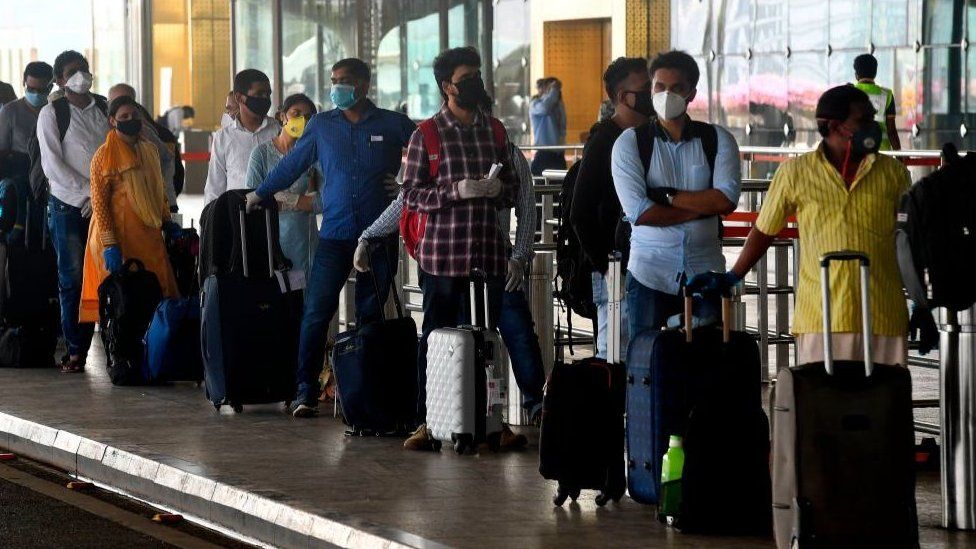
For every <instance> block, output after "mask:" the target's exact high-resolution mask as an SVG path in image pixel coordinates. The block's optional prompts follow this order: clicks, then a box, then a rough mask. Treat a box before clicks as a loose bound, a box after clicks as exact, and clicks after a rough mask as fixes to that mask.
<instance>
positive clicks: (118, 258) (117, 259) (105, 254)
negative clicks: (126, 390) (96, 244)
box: [102, 246, 122, 273]
mask: <svg viewBox="0 0 976 549" xmlns="http://www.w3.org/2000/svg"><path fill="white" fill-rule="evenodd" d="M102 258H103V259H104V260H105V268H106V269H107V270H108V272H110V273H114V272H118V271H120V270H121V269H122V250H120V249H119V247H118V246H109V247H108V248H105V250H104V251H102Z"/></svg>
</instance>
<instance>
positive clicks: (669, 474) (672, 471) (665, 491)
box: [657, 435, 685, 524]
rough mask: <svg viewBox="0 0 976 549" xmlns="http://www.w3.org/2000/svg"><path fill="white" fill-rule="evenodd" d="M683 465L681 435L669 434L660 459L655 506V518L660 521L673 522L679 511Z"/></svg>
mask: <svg viewBox="0 0 976 549" xmlns="http://www.w3.org/2000/svg"><path fill="white" fill-rule="evenodd" d="M684 467H685V451H684V449H683V448H682V447H681V437H679V436H677V435H671V440H670V441H669V442H668V451H667V453H666V454H664V459H662V460H661V499H660V501H659V502H658V507H657V518H658V520H659V521H661V522H667V523H668V524H674V521H675V520H677V518H678V514H679V513H680V512H681V470H682V469H684Z"/></svg>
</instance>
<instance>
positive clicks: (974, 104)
mask: <svg viewBox="0 0 976 549" xmlns="http://www.w3.org/2000/svg"><path fill="white" fill-rule="evenodd" d="M963 86H964V87H965V90H966V91H965V93H966V112H968V113H970V114H974V113H976V47H973V46H970V47H969V51H968V52H967V53H966V73H965V76H964V78H963ZM972 131H973V134H976V128H973V129H972Z"/></svg>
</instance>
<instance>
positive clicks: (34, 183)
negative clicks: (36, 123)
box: [27, 94, 108, 204]
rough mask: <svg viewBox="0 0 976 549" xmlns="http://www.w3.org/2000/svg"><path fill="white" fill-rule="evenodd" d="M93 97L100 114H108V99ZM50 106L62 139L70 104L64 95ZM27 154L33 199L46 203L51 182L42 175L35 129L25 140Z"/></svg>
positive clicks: (39, 148)
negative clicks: (27, 139)
mask: <svg viewBox="0 0 976 549" xmlns="http://www.w3.org/2000/svg"><path fill="white" fill-rule="evenodd" d="M92 97H94V98H95V106H96V107H98V110H100V111H102V114H104V115H105V116H108V101H107V100H106V99H105V98H104V97H102V96H101V95H97V94H92ZM51 108H53V109H54V118H55V120H57V122H58V136H59V137H60V139H61V141H64V136H65V134H66V133H68V126H69V125H71V105H70V104H69V103H68V99H67V98H66V97H64V96H62V97H59V98H57V99H55V100H54V101H51ZM27 155H28V156H29V157H30V189H31V195H33V197H34V201H35V202H37V203H39V204H47V197H48V195H49V194H50V193H51V184H50V183H49V182H48V180H47V176H46V175H44V168H43V167H42V166H41V145H40V142H38V140H37V129H36V128H35V129H34V131H33V132H31V137H30V141H28V142H27Z"/></svg>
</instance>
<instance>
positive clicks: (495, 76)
mask: <svg viewBox="0 0 976 549" xmlns="http://www.w3.org/2000/svg"><path fill="white" fill-rule="evenodd" d="M233 1H234V6H233V8H234V70H235V71H238V70H241V69H244V68H258V69H261V70H262V71H264V72H266V73H267V74H268V76H269V77H270V78H271V80H272V82H275V73H276V71H280V73H281V74H280V89H277V86H276V90H275V92H276V95H275V98H276V99H279V98H283V97H286V96H287V95H290V94H292V93H305V94H306V95H308V96H310V97H311V98H312V99H313V100H315V101H316V103H318V104H319V106H320V107H321V108H324V109H329V108H332V105H331V103H330V101H329V86H330V82H329V72H330V68H331V67H332V64H333V63H335V62H336V61H338V60H339V59H342V58H344V57H359V58H361V59H363V60H365V61H367V62H368V63H370V65H371V67H372V68H373V89H372V93H371V97H372V99H373V100H374V101H375V102H376V103H377V104H378V105H379V106H381V107H384V108H388V109H398V110H402V111H405V112H406V113H407V114H408V115H410V117H411V118H414V119H417V120H419V119H423V118H427V117H429V116H431V115H433V114H434V113H435V112H437V109H439V108H440V105H441V96H440V92H439V91H438V88H437V85H436V83H435V82H434V77H433V69H432V64H433V61H434V58H435V57H436V56H437V54H438V53H439V52H440V51H441V50H443V49H445V48H447V47H457V46H463V45H469V46H474V47H476V48H478V49H479V51H481V54H482V58H483V62H484V65H485V66H484V67H483V69H482V72H483V74H484V77H485V82H486V84H487V86H488V87H489V90H494V95H495V99H496V107H495V108H496V114H497V115H498V116H499V117H500V118H502V119H503V120H504V121H505V122H506V125H507V126H508V127H509V131H510V135H511V137H512V139H513V140H514V141H520V140H522V139H524V136H525V135H526V133H527V130H528V128H527V126H526V121H527V111H526V109H527V106H526V98H527V97H528V95H529V93H530V92H529V86H528V77H529V73H528V58H529V55H528V49H529V41H530V36H529V2H528V0H278V1H270V0H233ZM278 21H280V23H277V22H278ZM496 22H497V24H496ZM276 25H280V27H279V28H278V29H276V28H275V26H276ZM277 36H280V44H277V43H276V41H277V40H279V38H276V37H277Z"/></svg>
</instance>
